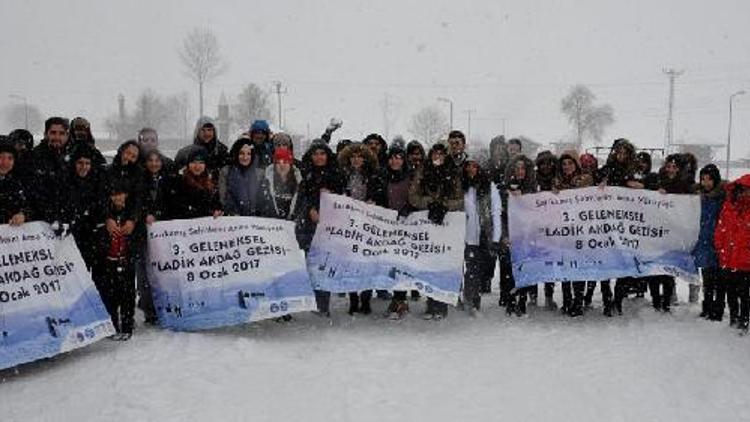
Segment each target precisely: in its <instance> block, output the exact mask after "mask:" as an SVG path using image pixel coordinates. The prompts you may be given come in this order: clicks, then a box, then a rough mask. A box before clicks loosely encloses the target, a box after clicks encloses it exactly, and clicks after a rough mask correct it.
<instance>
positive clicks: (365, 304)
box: [359, 293, 372, 315]
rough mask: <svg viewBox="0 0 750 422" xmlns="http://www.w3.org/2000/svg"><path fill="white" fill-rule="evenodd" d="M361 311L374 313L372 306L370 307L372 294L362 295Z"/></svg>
mask: <svg viewBox="0 0 750 422" xmlns="http://www.w3.org/2000/svg"><path fill="white" fill-rule="evenodd" d="M359 312H361V313H363V314H364V315H370V314H371V313H372V308H370V295H369V294H366V293H363V294H362V297H361V302H360V307H359Z"/></svg>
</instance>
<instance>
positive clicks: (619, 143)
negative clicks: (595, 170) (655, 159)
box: [596, 139, 636, 187]
mask: <svg viewBox="0 0 750 422" xmlns="http://www.w3.org/2000/svg"><path fill="white" fill-rule="evenodd" d="M621 147H622V148H625V151H626V152H627V158H626V160H625V162H624V163H620V162H618V161H617V158H616V157H617V150H618V149H619V148H621ZM635 166H636V156H635V147H634V146H633V144H631V143H630V142H629V141H626V140H622V139H618V140H616V141H615V143H614V144H613V145H612V150H611V152H610V154H609V157H608V158H607V163H606V164H604V166H603V167H602V168H601V169H599V174H598V175H597V177H596V178H597V179H599V180H601V181H603V182H606V184H607V186H621V187H625V186H627V183H628V181H630V180H633V175H634V174H635V171H636V170H635Z"/></svg>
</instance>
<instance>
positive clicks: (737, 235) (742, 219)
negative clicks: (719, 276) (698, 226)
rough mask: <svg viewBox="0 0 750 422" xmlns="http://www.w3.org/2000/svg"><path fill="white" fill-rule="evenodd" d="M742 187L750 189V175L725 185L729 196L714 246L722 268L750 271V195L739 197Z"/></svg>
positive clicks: (720, 215)
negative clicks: (739, 190)
mask: <svg viewBox="0 0 750 422" xmlns="http://www.w3.org/2000/svg"><path fill="white" fill-rule="evenodd" d="M740 187H742V188H743V189H745V190H750V174H746V175H744V176H742V177H740V178H739V179H737V180H736V181H734V182H732V183H728V184H727V185H726V186H725V188H724V190H725V191H726V194H727V197H726V200H725V201H724V204H723V205H722V207H721V212H720V214H719V221H718V223H717V224H716V231H715V232H714V247H715V248H716V253H717V255H718V258H719V265H720V266H721V267H722V268H726V269H730V270H737V271H750V198H747V197H746V198H739V197H738V195H737V190H738V188H740Z"/></svg>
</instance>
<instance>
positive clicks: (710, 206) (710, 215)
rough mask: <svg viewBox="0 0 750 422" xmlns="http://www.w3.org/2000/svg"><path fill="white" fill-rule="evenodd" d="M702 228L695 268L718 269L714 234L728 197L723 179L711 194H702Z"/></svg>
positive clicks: (719, 179)
mask: <svg viewBox="0 0 750 422" xmlns="http://www.w3.org/2000/svg"><path fill="white" fill-rule="evenodd" d="M700 195H701V223H700V224H701V226H700V232H699V233H698V242H697V243H696V244H695V248H693V258H694V259H695V266H696V267H699V268H716V267H718V265H719V261H718V258H717V257H716V249H714V233H715V232H716V223H717V222H718V220H719V212H720V211H721V206H722V205H723V203H724V198H725V197H726V191H725V190H724V184H723V183H721V178H718V179H717V180H716V181H715V185H714V188H713V190H712V191H711V192H701V193H700Z"/></svg>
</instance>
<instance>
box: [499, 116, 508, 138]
mask: <svg viewBox="0 0 750 422" xmlns="http://www.w3.org/2000/svg"><path fill="white" fill-rule="evenodd" d="M500 120H502V121H503V137H505V121H506V120H507V119H506V118H505V117H503V118H502V119H500Z"/></svg>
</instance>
